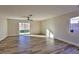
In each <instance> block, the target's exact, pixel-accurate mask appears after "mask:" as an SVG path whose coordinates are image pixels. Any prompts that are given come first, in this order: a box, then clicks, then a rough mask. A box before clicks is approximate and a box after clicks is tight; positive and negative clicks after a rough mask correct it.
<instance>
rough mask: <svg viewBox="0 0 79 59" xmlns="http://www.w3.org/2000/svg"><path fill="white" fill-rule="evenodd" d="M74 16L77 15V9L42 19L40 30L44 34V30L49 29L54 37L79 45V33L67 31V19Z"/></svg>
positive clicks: (78, 12) (78, 13)
mask: <svg viewBox="0 0 79 59" xmlns="http://www.w3.org/2000/svg"><path fill="white" fill-rule="evenodd" d="M74 16H79V11H76V12H71V13H68V14H64V15H61V16H57V17H54V18H50V19H47V20H44V21H42V22H41V24H42V25H41V26H42V27H41V32H42V33H43V34H45V30H46V29H49V30H51V31H52V32H53V34H54V36H55V38H57V39H60V40H63V41H67V42H69V43H71V44H75V45H78V46H79V34H74V33H70V32H69V21H70V18H72V17H74Z"/></svg>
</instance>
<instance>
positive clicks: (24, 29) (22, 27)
mask: <svg viewBox="0 0 79 59" xmlns="http://www.w3.org/2000/svg"><path fill="white" fill-rule="evenodd" d="M26 34H27V35H29V34H30V23H19V35H26Z"/></svg>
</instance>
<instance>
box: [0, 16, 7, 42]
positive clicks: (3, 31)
mask: <svg viewBox="0 0 79 59" xmlns="http://www.w3.org/2000/svg"><path fill="white" fill-rule="evenodd" d="M6 37H7V20H6V19H5V18H2V17H0V41H1V40H3V39H4V38H6Z"/></svg>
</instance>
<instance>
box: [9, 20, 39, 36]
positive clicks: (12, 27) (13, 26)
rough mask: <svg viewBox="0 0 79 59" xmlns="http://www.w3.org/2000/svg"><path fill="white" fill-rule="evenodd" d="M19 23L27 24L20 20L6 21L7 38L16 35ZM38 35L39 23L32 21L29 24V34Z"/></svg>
mask: <svg viewBox="0 0 79 59" xmlns="http://www.w3.org/2000/svg"><path fill="white" fill-rule="evenodd" d="M19 22H27V21H21V20H13V19H12V20H11V19H10V20H8V36H16V35H18V34H19V33H18V30H19V26H18V25H19V24H18V23H19ZM39 33H40V22H39V21H33V22H31V34H39Z"/></svg>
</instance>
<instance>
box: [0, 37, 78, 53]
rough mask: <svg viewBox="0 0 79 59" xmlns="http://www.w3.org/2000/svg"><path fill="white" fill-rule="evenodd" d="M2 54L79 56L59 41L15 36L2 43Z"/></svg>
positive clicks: (67, 45) (74, 49)
mask: <svg viewBox="0 0 79 59" xmlns="http://www.w3.org/2000/svg"><path fill="white" fill-rule="evenodd" d="M0 54H79V50H78V48H77V47H75V46H72V45H70V44H67V43H65V42H62V41H59V40H57V39H49V38H45V37H32V36H14V37H7V38H6V39H4V40H3V41H1V42H0Z"/></svg>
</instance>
